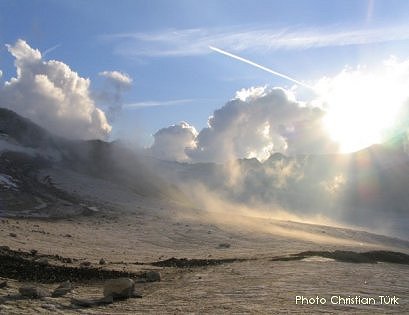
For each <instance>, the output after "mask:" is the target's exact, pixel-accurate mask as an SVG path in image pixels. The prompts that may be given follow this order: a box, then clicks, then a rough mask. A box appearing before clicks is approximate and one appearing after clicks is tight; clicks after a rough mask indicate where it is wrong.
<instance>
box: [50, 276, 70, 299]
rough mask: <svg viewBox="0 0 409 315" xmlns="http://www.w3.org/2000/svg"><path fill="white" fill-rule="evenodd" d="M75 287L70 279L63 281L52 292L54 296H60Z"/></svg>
mask: <svg viewBox="0 0 409 315" xmlns="http://www.w3.org/2000/svg"><path fill="white" fill-rule="evenodd" d="M72 289H73V287H72V284H71V282H70V281H69V280H67V281H64V282H62V283H61V284H60V285H59V286H58V287H57V288H55V290H54V291H53V293H52V294H51V296H52V297H60V296H63V295H66V294H67V293H68V292H71V291H72Z"/></svg>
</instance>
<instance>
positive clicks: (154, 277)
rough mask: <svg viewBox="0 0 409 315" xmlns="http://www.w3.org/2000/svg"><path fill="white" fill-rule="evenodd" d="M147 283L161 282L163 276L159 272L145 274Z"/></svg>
mask: <svg viewBox="0 0 409 315" xmlns="http://www.w3.org/2000/svg"><path fill="white" fill-rule="evenodd" d="M145 278H146V281H147V282H157V281H160V280H161V274H160V272H159V271H154V270H150V271H147V272H146V273H145Z"/></svg>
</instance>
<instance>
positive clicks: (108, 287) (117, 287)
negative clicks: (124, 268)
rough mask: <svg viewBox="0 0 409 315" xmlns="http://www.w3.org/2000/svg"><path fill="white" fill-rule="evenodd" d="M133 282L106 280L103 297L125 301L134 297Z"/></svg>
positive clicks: (128, 280) (120, 279) (125, 279)
mask: <svg viewBox="0 0 409 315" xmlns="http://www.w3.org/2000/svg"><path fill="white" fill-rule="evenodd" d="M134 291H135V282H134V281H133V280H132V279H129V278H118V279H111V280H107V281H106V282H105V284H104V297H108V296H112V298H114V299H127V298H130V297H133V296H134Z"/></svg>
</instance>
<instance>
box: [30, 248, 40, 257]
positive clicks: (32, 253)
mask: <svg viewBox="0 0 409 315" xmlns="http://www.w3.org/2000/svg"><path fill="white" fill-rule="evenodd" d="M37 253H38V251H37V250H36V249H32V250H30V254H31V255H33V256H35V255H37Z"/></svg>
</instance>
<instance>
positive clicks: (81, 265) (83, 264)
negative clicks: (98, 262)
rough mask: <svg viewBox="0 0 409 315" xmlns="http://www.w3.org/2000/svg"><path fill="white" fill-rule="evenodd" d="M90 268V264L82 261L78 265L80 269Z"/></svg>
mask: <svg viewBox="0 0 409 315" xmlns="http://www.w3.org/2000/svg"><path fill="white" fill-rule="evenodd" d="M89 266H91V263H90V262H89V261H83V262H82V263H80V267H83V268H84V267H89Z"/></svg>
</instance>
